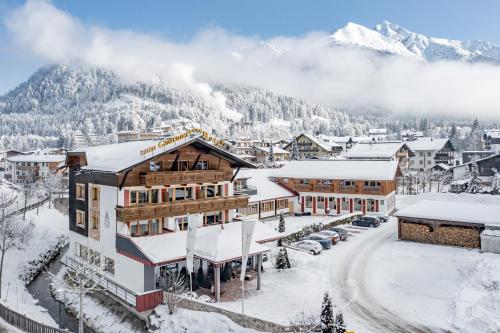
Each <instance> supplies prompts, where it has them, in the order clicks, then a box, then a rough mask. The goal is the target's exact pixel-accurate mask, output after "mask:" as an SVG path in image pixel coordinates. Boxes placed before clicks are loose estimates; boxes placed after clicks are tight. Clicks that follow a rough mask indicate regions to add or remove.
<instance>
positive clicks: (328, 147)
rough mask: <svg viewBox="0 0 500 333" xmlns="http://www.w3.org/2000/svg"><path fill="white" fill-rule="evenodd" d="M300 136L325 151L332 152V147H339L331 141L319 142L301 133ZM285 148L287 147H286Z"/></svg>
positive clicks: (313, 137)
mask: <svg viewBox="0 0 500 333" xmlns="http://www.w3.org/2000/svg"><path fill="white" fill-rule="evenodd" d="M301 135H303V136H305V137H306V138H308V139H309V140H311V141H312V142H314V143H315V144H317V145H318V146H320V147H321V148H323V149H324V150H327V151H332V148H333V147H339V146H340V145H339V144H338V143H336V142H333V141H329V142H325V140H321V139H319V138H317V137H315V136H313V135H310V134H306V133H302V134H301ZM290 144H291V143H289V145H290ZM287 147H288V145H287Z"/></svg>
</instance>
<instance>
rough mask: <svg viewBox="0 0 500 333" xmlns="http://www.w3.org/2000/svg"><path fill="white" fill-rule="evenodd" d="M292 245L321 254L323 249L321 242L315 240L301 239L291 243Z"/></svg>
mask: <svg viewBox="0 0 500 333" xmlns="http://www.w3.org/2000/svg"><path fill="white" fill-rule="evenodd" d="M290 247H295V248H297V249H300V250H304V251H307V252H309V253H311V254H320V253H321V251H323V247H322V246H321V244H320V243H319V242H317V241H314V240H308V239H306V240H301V241H298V242H295V243H292V244H290Z"/></svg>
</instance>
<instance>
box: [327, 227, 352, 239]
mask: <svg viewBox="0 0 500 333" xmlns="http://www.w3.org/2000/svg"><path fill="white" fill-rule="evenodd" d="M330 230H331V231H335V232H336V233H338V234H339V236H340V240H341V241H345V240H347V237H348V234H347V230H345V229H342V228H337V227H334V228H330Z"/></svg>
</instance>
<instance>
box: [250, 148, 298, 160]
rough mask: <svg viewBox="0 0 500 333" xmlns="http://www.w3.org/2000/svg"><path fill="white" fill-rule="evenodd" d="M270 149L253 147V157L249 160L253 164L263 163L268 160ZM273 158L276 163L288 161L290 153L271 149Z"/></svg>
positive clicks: (280, 149) (281, 149)
mask: <svg viewBox="0 0 500 333" xmlns="http://www.w3.org/2000/svg"><path fill="white" fill-rule="evenodd" d="M269 154H270V147H253V154H252V155H253V157H252V158H251V159H250V161H251V162H254V163H265V162H266V160H267V159H268V158H269ZM273 156H274V160H275V161H276V162H279V161H286V160H289V156H290V153H289V152H288V151H287V150H285V149H283V148H280V147H273Z"/></svg>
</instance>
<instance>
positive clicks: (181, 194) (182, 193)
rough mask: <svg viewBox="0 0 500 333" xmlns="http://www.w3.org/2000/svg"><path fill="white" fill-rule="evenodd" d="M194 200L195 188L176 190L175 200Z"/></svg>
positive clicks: (178, 188) (179, 188)
mask: <svg viewBox="0 0 500 333" xmlns="http://www.w3.org/2000/svg"><path fill="white" fill-rule="evenodd" d="M192 198H193V188H192V187H176V188H175V200H176V201H178V200H187V199H192Z"/></svg>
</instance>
